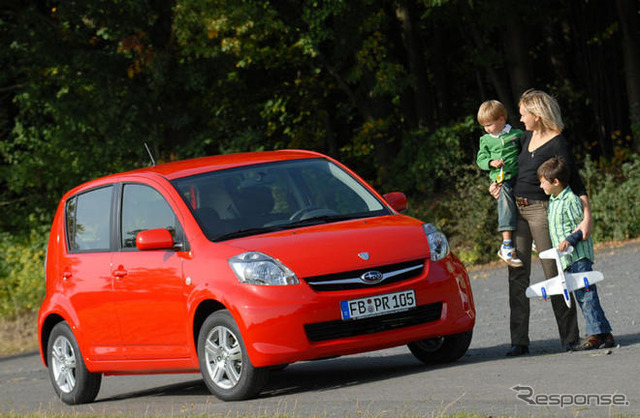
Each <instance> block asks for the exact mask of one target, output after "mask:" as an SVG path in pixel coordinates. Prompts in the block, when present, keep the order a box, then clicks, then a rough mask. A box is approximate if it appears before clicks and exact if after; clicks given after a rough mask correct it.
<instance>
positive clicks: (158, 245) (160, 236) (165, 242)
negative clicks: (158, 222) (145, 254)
mask: <svg viewBox="0 0 640 418" xmlns="http://www.w3.org/2000/svg"><path fill="white" fill-rule="evenodd" d="M136 247H137V248H138V249H139V250H168V249H171V248H173V247H174V242H173V237H172V236H171V232H169V230H168V229H164V228H158V229H147V230H146V231H140V232H138V234H137V235H136Z"/></svg>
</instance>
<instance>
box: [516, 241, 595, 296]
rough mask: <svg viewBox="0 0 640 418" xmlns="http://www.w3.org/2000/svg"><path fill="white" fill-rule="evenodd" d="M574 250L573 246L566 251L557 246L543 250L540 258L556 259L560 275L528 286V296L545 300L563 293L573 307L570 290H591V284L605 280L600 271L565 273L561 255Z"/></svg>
mask: <svg viewBox="0 0 640 418" xmlns="http://www.w3.org/2000/svg"><path fill="white" fill-rule="evenodd" d="M572 252H573V247H569V249H568V250H567V251H565V252H560V251H558V249H557V248H550V249H548V250H545V251H542V252H541V253H540V254H538V256H539V257H540V258H545V259H552V260H556V266H557V267H558V275H557V276H556V277H553V278H551V279H549V280H545V281H543V282H540V283H536V284H533V285H531V286H529V287H527V291H526V293H525V294H526V295H527V297H528V298H534V297H539V298H542V299H544V300H547V298H548V297H549V296H551V295H562V296H563V298H564V303H566V304H567V306H568V307H569V308H570V307H571V296H570V295H569V292H573V291H575V290H578V289H583V288H584V289H585V290H586V291H587V292H588V291H589V286H591V285H592V284H594V283H598V282H601V281H602V280H604V276H603V275H602V273H600V272H599V271H586V272H583V273H565V272H564V271H562V264H561V263H560V257H564V256H565V255H569V254H571V253H572Z"/></svg>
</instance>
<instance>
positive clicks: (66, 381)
mask: <svg viewBox="0 0 640 418" xmlns="http://www.w3.org/2000/svg"><path fill="white" fill-rule="evenodd" d="M47 365H48V366H49V378H50V379H51V384H52V385H53V390H54V391H55V392H56V394H57V395H58V396H59V397H60V399H61V400H62V402H64V403H66V404H68V405H77V404H82V403H89V402H93V401H94V400H95V399H96V396H98V391H100V384H101V382H102V374H101V373H91V372H90V371H89V370H87V367H86V366H85V364H84V360H83V357H82V353H80V348H79V347H78V343H77V342H76V338H75V336H74V335H73V332H72V331H71V328H69V325H68V324H67V323H66V322H60V323H58V324H57V325H56V326H55V327H53V330H51V335H50V336H49V343H48V344H47Z"/></svg>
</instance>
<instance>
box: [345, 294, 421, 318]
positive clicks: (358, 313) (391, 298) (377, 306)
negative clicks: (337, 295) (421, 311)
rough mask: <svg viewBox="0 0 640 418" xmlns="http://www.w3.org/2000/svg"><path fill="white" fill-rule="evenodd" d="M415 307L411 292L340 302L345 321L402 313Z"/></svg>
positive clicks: (414, 298) (414, 299) (413, 295)
mask: <svg viewBox="0 0 640 418" xmlns="http://www.w3.org/2000/svg"><path fill="white" fill-rule="evenodd" d="M415 307H416V296H415V292H414V291H413V290H405V291H403V292H396V293H387V294H384V295H377V296H369V297H366V298H360V299H352V300H343V301H342V302H340V311H341V312H342V319H343V320H345V321H347V320H351V319H362V318H368V317H371V316H379V315H385V314H388V313H394V312H402V311H406V310H409V309H411V308H415Z"/></svg>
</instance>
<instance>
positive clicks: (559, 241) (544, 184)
mask: <svg viewBox="0 0 640 418" xmlns="http://www.w3.org/2000/svg"><path fill="white" fill-rule="evenodd" d="M537 174H538V179H540V187H541V188H542V190H544V192H545V194H547V195H548V196H549V215H548V216H549V233H550V235H551V243H552V244H553V246H554V247H556V248H557V249H558V251H566V250H567V249H568V248H569V246H572V247H573V248H574V251H573V252H572V253H571V254H569V255H566V256H564V257H562V259H561V263H562V268H563V269H564V270H565V271H567V272H569V273H579V272H584V271H591V270H592V265H593V260H594V255H593V241H592V240H591V237H589V239H587V240H583V236H582V231H580V230H577V231H575V230H576V228H577V227H578V225H579V224H580V222H581V221H582V217H583V212H582V201H581V200H580V198H579V197H578V196H577V195H576V194H575V193H573V191H571V187H569V186H568V184H569V179H570V175H571V173H570V170H569V165H568V164H567V162H566V161H565V160H564V159H563V158H562V157H553V158H550V159H549V160H547V161H545V162H544V163H543V164H542V165H540V167H539V168H538V171H537ZM573 231H575V232H573ZM574 294H575V297H576V300H577V301H578V305H579V306H580V308H581V309H582V313H583V315H584V319H585V322H586V325H587V336H586V337H585V339H584V340H583V341H581V342H580V344H579V345H578V346H576V347H575V348H574V349H575V350H591V349H594V348H604V347H613V345H614V343H615V342H614V338H613V335H612V334H611V325H610V324H609V321H608V320H607V317H606V316H605V314H604V310H603V309H602V306H601V305H600V299H599V298H598V290H597V288H596V285H592V286H589V290H588V291H586V290H585V289H579V290H576V291H575V292H574Z"/></svg>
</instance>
